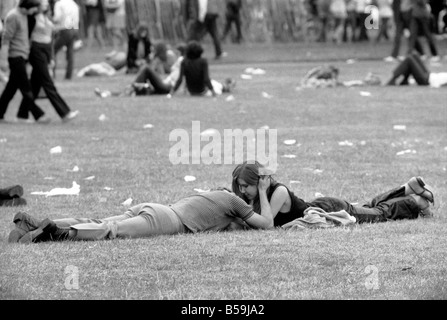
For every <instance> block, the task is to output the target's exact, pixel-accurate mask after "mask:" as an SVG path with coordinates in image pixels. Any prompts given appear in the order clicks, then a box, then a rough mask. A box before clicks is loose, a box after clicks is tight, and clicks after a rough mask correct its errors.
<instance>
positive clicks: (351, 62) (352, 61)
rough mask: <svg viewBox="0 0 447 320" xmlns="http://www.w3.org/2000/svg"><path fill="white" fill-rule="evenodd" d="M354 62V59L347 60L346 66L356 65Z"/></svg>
mask: <svg viewBox="0 0 447 320" xmlns="http://www.w3.org/2000/svg"><path fill="white" fill-rule="evenodd" d="M356 62H357V61H356V60H355V59H348V60H346V63H347V64H353V63H356Z"/></svg>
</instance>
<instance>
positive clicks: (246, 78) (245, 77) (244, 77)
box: [241, 74, 253, 80]
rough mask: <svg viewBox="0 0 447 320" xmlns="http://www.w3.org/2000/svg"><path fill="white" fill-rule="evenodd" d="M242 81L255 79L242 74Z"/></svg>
mask: <svg viewBox="0 0 447 320" xmlns="http://www.w3.org/2000/svg"><path fill="white" fill-rule="evenodd" d="M241 79H242V80H251V79H253V76H251V75H249V74H241Z"/></svg>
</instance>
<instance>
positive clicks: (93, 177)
mask: <svg viewBox="0 0 447 320" xmlns="http://www.w3.org/2000/svg"><path fill="white" fill-rule="evenodd" d="M93 179H95V176H90V177H87V178H84V180H93Z"/></svg>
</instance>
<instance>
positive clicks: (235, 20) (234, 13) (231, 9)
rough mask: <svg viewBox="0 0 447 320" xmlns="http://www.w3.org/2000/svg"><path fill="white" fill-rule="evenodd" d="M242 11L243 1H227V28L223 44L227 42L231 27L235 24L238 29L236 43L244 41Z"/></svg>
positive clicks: (223, 35) (225, 28)
mask: <svg viewBox="0 0 447 320" xmlns="http://www.w3.org/2000/svg"><path fill="white" fill-rule="evenodd" d="M241 9H242V0H227V4H226V12H225V27H224V32H223V34H222V42H223V41H225V39H226V37H227V35H228V33H229V32H230V30H231V26H232V25H233V24H234V25H235V27H236V40H235V41H236V43H241V41H242V31H241Z"/></svg>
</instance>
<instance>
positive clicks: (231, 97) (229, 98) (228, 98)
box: [225, 95, 234, 102]
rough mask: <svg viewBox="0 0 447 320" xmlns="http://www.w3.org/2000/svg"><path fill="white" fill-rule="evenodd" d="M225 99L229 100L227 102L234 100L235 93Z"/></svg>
mask: <svg viewBox="0 0 447 320" xmlns="http://www.w3.org/2000/svg"><path fill="white" fill-rule="evenodd" d="M225 101H227V102H231V101H234V96H233V95H230V96H228V97H227V98H226V99H225Z"/></svg>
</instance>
